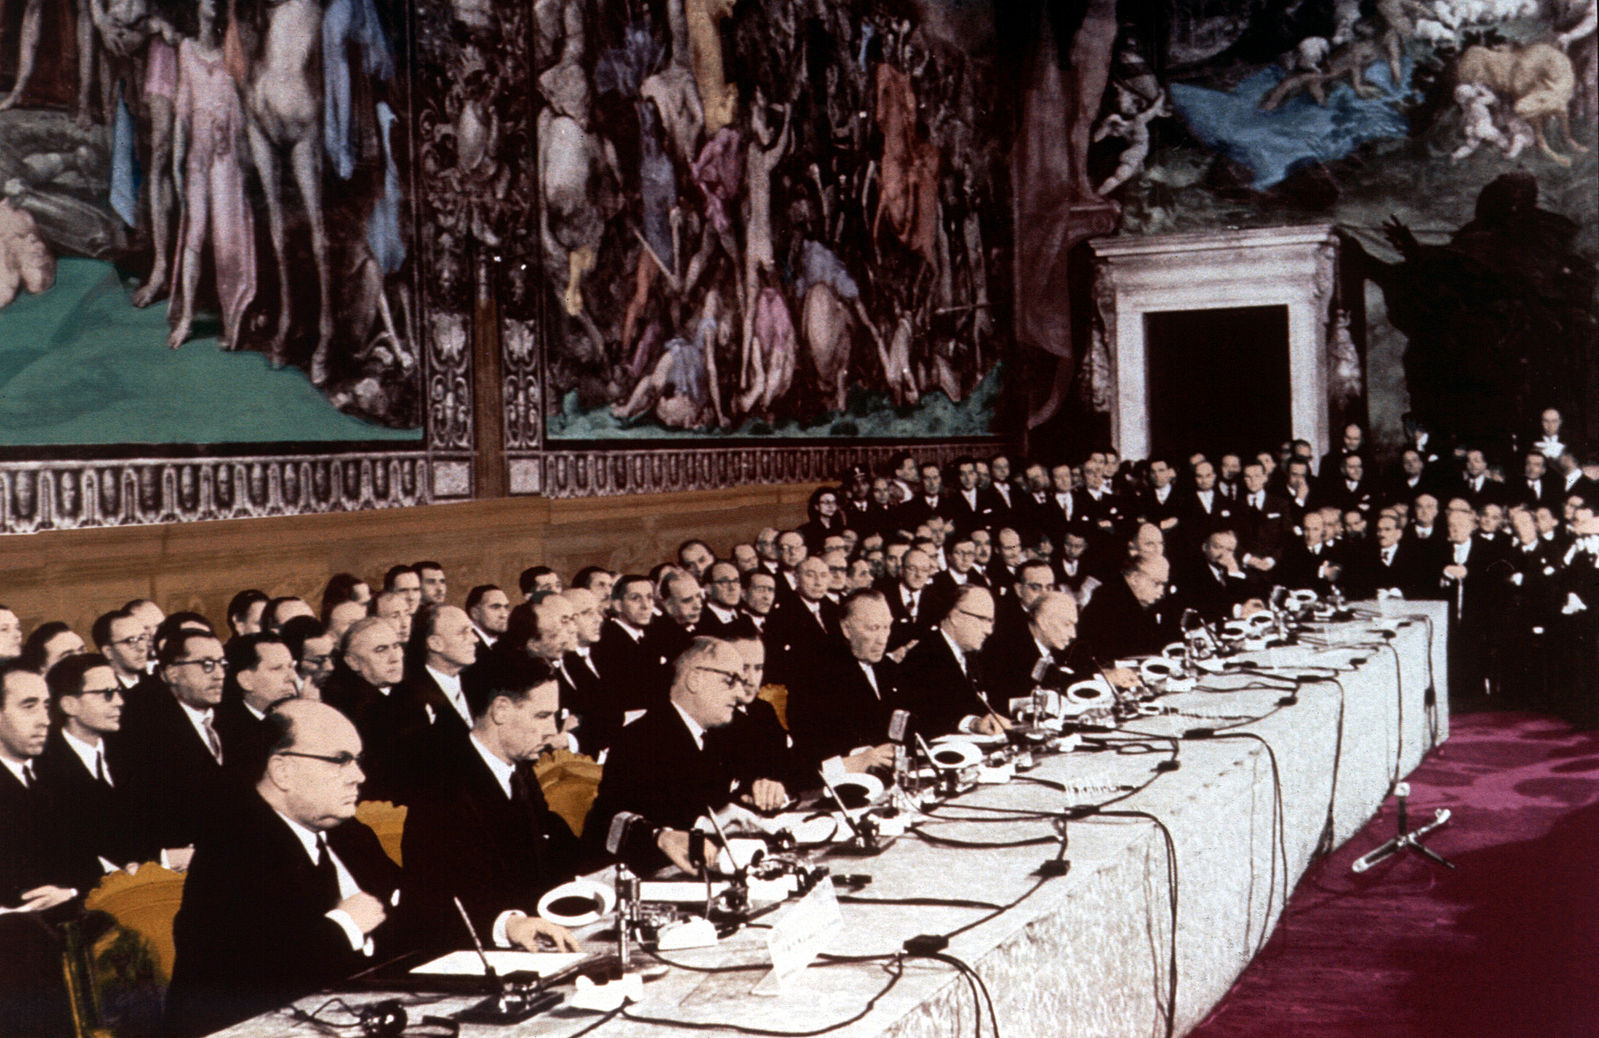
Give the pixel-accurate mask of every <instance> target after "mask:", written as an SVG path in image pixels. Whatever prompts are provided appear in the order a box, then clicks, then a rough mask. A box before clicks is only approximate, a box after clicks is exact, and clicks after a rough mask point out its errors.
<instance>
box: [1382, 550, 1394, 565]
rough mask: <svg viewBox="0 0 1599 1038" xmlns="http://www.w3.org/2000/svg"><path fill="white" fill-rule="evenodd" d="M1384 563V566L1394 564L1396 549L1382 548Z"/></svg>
mask: <svg viewBox="0 0 1599 1038" xmlns="http://www.w3.org/2000/svg"><path fill="white" fill-rule="evenodd" d="M1382 564H1383V565H1384V566H1392V565H1393V564H1394V550H1393V549H1392V548H1384V549H1383V550H1382Z"/></svg>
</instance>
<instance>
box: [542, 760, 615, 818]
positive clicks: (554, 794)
mask: <svg viewBox="0 0 1599 1038" xmlns="http://www.w3.org/2000/svg"><path fill="white" fill-rule="evenodd" d="M604 770H605V769H604V768H603V767H601V766H600V765H599V764H596V763H595V762H594V759H593V758H592V757H585V756H582V755H579V754H575V753H573V752H572V751H570V750H555V751H553V752H551V753H550V754H548V755H547V756H545V757H542V758H540V760H539V762H538V763H537V764H535V765H534V766H533V774H534V776H535V777H537V778H538V780H539V789H540V790H542V791H543V793H544V802H545V803H547V804H549V805H550V810H551V811H554V812H555V813H556V814H558V815H560V816H561V818H562V819H564V820H565V821H566V824H567V825H569V826H571V827H572V832H573V834H574V835H576V836H582V835H583V822H584V820H585V819H587V818H588V814H589V807H590V806H592V805H593V803H594V796H595V794H597V793H598V792H599V791H600V776H601V774H603V773H604Z"/></svg>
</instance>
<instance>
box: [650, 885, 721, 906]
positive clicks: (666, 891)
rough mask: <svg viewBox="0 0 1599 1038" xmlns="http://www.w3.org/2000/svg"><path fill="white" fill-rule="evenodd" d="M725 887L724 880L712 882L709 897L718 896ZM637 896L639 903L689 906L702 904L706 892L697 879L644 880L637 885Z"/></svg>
mask: <svg viewBox="0 0 1599 1038" xmlns="http://www.w3.org/2000/svg"><path fill="white" fill-rule="evenodd" d="M727 887H728V882H727V880H725V879H715V880H712V881H711V890H710V896H711V897H716V896H718V895H720V894H721V893H722V892H723V891H724V890H726V889H727ZM638 896H639V900H640V901H666V902H670V903H673V904H687V905H691V904H694V903H695V902H701V903H703V902H704V901H705V897H706V892H705V884H704V882H702V881H700V880H697V879H685V880H646V881H644V882H643V883H640V884H639V892H638Z"/></svg>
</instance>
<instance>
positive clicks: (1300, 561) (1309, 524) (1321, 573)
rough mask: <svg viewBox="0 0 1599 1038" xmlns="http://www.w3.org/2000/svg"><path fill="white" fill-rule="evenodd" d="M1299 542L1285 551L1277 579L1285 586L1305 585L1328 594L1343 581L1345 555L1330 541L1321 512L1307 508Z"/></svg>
mask: <svg viewBox="0 0 1599 1038" xmlns="http://www.w3.org/2000/svg"><path fill="white" fill-rule="evenodd" d="M1301 527H1302V530H1303V534H1302V537H1301V539H1300V540H1299V542H1298V543H1296V544H1294V545H1293V546H1291V547H1290V548H1289V549H1288V550H1287V551H1286V552H1284V556H1283V561H1282V564H1281V567H1280V570H1279V572H1277V573H1276V574H1275V579H1276V581H1277V582H1278V583H1280V584H1281V585H1282V586H1283V587H1287V588H1306V589H1309V590H1311V591H1314V592H1316V594H1318V595H1326V594H1328V593H1329V592H1331V590H1332V586H1333V585H1334V584H1341V582H1342V581H1343V575H1344V571H1343V565H1342V563H1343V557H1342V554H1341V553H1338V552H1335V551H1333V550H1332V547H1331V545H1329V544H1327V522H1326V520H1325V519H1323V518H1322V516H1321V513H1320V512H1306V513H1305V518H1304V520H1303V521H1302V523H1301Z"/></svg>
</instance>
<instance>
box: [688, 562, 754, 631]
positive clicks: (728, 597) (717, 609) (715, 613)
mask: <svg viewBox="0 0 1599 1038" xmlns="http://www.w3.org/2000/svg"><path fill="white" fill-rule="evenodd" d="M706 576H708V577H709V578H710V583H709V584H708V585H707V586H708V587H709V589H710V594H709V595H707V596H706V598H705V610H704V611H703V612H702V613H701V614H700V626H699V630H700V633H701V634H704V635H706V636H707V637H711V638H726V637H729V636H731V635H733V634H735V633H747V634H754V633H756V632H755V625H754V624H753V623H751V622H750V621H749V618H748V617H746V616H745V615H744V614H743V613H741V612H739V608H738V607H739V605H740V603H742V602H743V601H744V581H743V578H742V577H741V575H740V574H739V571H738V567H737V566H735V565H733V564H732V563H731V562H718V563H715V564H713V565H712V566H711V568H710V569H709V570H708V571H707V572H706Z"/></svg>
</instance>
